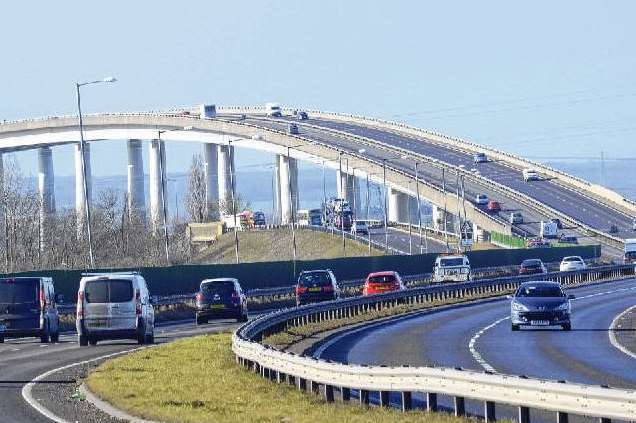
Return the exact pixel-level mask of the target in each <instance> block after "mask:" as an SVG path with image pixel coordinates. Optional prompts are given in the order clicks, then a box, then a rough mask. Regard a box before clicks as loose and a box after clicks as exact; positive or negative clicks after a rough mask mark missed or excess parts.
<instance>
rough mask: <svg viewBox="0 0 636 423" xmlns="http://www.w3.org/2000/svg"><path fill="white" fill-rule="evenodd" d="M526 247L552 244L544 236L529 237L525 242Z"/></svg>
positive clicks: (546, 246) (547, 246)
mask: <svg viewBox="0 0 636 423" xmlns="http://www.w3.org/2000/svg"><path fill="white" fill-rule="evenodd" d="M526 246H527V247H528V248H550V247H551V246H552V244H550V241H548V240H547V239H544V238H531V239H529V240H528V241H527V242H526Z"/></svg>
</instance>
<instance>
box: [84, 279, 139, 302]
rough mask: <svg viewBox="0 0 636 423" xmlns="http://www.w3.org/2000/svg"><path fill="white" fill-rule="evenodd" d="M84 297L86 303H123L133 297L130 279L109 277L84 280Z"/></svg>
mask: <svg viewBox="0 0 636 423" xmlns="http://www.w3.org/2000/svg"><path fill="white" fill-rule="evenodd" d="M84 298H85V299H86V302H87V303H97V304H99V303H125V302H128V301H132V299H133V286H132V281H130V280H126V279H109V280H100V281H90V282H86V285H85V286H84Z"/></svg>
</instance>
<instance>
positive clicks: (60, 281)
mask: <svg viewBox="0 0 636 423" xmlns="http://www.w3.org/2000/svg"><path fill="white" fill-rule="evenodd" d="M290 248H291V247H290ZM437 255H438V254H435V253H430V254H418V255H384V256H366V257H340V258H334V259H321V260H297V261H296V263H295V268H296V275H298V273H300V272H301V271H303V270H315V269H331V270H332V271H333V272H334V274H335V275H336V277H337V278H338V280H341V281H346V280H356V279H362V278H364V277H366V276H367V274H368V273H370V272H377V271H382V270H395V271H397V272H399V273H400V274H402V275H421V274H426V273H431V272H432V271H433V265H434V263H435V258H436V257H437ZM466 255H467V256H468V258H469V259H470V262H471V264H472V267H473V268H483V267H500V266H512V265H519V264H520V263H521V262H522V261H523V260H525V259H529V258H538V259H541V260H542V261H543V262H544V263H550V262H554V261H559V260H561V259H562V258H563V257H565V256H581V257H583V258H584V259H586V260H587V259H594V258H598V257H600V255H601V247H600V246H598V245H591V246H590V245H588V246H577V247H571V248H535V249H515V250H483V251H471V252H468V253H466ZM293 269H294V262H293V261H275V262H257V263H241V264H202V265H179V266H165V267H159V266H156V267H138V268H116V269H94V270H38V271H29V272H20V273H11V274H6V275H2V276H1V277H20V276H49V277H52V278H53V281H54V283H55V290H56V292H57V293H60V294H63V295H64V297H65V298H66V299H67V301H71V302H74V301H75V299H76V296H77V289H78V287H79V281H80V279H81V277H82V273H84V272H91V273H99V272H125V271H138V272H140V273H141V275H142V276H143V277H144V278H145V279H146V281H147V283H148V287H149V290H150V292H151V294H152V295H158V296H162V297H163V296H169V295H181V294H189V293H191V292H195V291H197V290H198V289H199V284H200V283H201V281H202V280H203V279H208V278H219V277H227V278H237V279H238V280H239V281H240V282H241V286H242V287H243V289H244V290H246V291H249V290H252V289H257V288H274V287H281V286H291V285H293V284H295V283H296V277H294V276H293Z"/></svg>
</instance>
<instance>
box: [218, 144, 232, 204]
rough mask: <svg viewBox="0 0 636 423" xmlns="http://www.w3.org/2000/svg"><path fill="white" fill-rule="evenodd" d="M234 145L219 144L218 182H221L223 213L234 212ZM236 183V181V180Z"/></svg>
mask: <svg viewBox="0 0 636 423" xmlns="http://www.w3.org/2000/svg"><path fill="white" fill-rule="evenodd" d="M233 161H234V147H232V146H229V145H219V146H218V167H217V173H218V183H219V190H218V196H219V210H220V213H221V214H231V213H232V210H231V209H232V206H231V203H232V177H231V175H230V172H231V170H232V169H233V168H234V163H232V162H233ZM234 183H235V184H236V181H234Z"/></svg>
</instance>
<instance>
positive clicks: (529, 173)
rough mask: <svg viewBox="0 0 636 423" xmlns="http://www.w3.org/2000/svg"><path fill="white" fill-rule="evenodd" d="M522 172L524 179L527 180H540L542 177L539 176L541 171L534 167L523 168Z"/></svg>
mask: <svg viewBox="0 0 636 423" xmlns="http://www.w3.org/2000/svg"><path fill="white" fill-rule="evenodd" d="M521 173H522V174H523V180H524V181H526V182H528V181H538V180H540V179H541V177H540V176H539V172H537V171H536V170H534V169H523V172H521Z"/></svg>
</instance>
